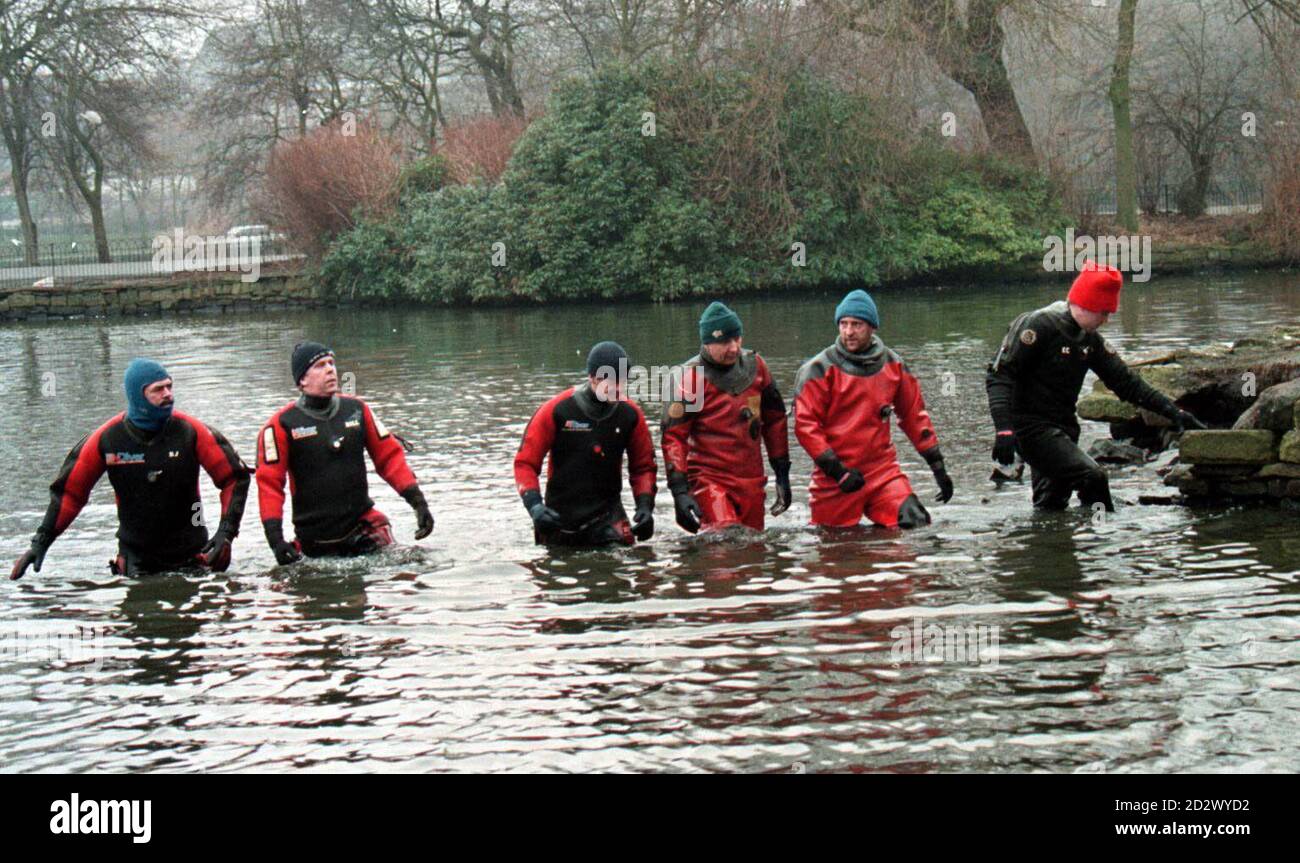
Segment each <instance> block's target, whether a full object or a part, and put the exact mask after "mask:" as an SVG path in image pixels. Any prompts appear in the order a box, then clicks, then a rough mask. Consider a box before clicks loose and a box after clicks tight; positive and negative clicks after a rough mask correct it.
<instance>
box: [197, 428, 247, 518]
mask: <svg viewBox="0 0 1300 863" xmlns="http://www.w3.org/2000/svg"><path fill="white" fill-rule="evenodd" d="M192 425H193V426H194V432H195V435H196V437H195V441H194V449H195V454H196V455H197V456H198V459H199V464H201V465H203V469H204V470H205V471H207V472H208V476H210V477H212V482H213V483H214V484H215V485H216V486H217V488H219V489H221V520H222V521H223V522H225V523H226V524H227V525H229V526H230V528H231V529H232V530H233V531H234V534H238V533H239V523H240V521H242V520H243V518H244V506H245V504H246V503H247V502H248V487H249V486H250V485H251V484H252V481H251V479H250V474H251V473H252V471H250V470H249V469H248V465H246V464H244V460H243V459H241V458H240V457H239V454H238V453H237V452H235V448H234V447H233V446H231V445H230V441H228V440H226V436H225V435H223V434H222V433H221V432H219V431H217V430H216V429H214V428H212V427H211V426H208V425H205V424H204V423H201V422H194V423H192Z"/></svg>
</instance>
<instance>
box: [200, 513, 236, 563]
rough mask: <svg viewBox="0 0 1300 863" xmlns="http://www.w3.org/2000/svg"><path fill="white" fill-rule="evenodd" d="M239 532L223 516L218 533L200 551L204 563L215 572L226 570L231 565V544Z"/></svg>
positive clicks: (218, 526)
mask: <svg viewBox="0 0 1300 863" xmlns="http://www.w3.org/2000/svg"><path fill="white" fill-rule="evenodd" d="M238 534H239V530H238V529H237V528H235V527H233V526H232V525H231V524H229V523H228V522H227V521H226V520H225V519H224V518H223V519H222V520H221V523H220V524H218V525H217V531H216V533H214V534H212V538H211V539H209V540H208V544H207V545H205V546H203V548H202V549H201V550H200V551H199V556H200V557H202V558H203V565H204V566H206V567H207V568H208V569H210V570H212V571H213V572H225V571H226V570H227V569H228V568H229V567H230V552H231V548H230V544H231V542H233V541H234V539H235V537H236V536H237V535H238Z"/></svg>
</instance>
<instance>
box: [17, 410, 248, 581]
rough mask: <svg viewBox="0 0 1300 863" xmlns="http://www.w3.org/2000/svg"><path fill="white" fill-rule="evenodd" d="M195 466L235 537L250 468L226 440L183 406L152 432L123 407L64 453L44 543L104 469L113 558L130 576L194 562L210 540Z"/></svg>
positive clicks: (80, 503) (79, 504)
mask: <svg viewBox="0 0 1300 863" xmlns="http://www.w3.org/2000/svg"><path fill="white" fill-rule="evenodd" d="M200 467H202V468H203V469H204V470H205V471H207V473H208V476H210V477H212V481H213V483H215V484H216V486H217V487H218V488H220V489H221V520H222V521H223V522H224V523H225V524H226V525H227V526H228V528H229V530H228V531H227V536H228V537H229V538H231V539H233V538H234V537H235V535H236V534H238V533H239V522H240V520H241V519H242V518H243V515H244V503H245V502H246V501H247V499H248V485H249V473H250V471H249V469H248V466H247V465H245V464H244V462H243V460H241V459H240V458H239V455H238V454H237V453H236V452H235V450H234V448H233V447H232V446H231V445H230V442H229V441H227V440H226V439H225V437H224V436H223V435H222V434H221V432H219V431H216V430H215V429H213V428H211V427H209V426H207V425H205V424H203V423H201V422H199V421H198V420H196V419H194V418H193V417H191V416H187V415H186V414H183V413H181V412H180V411H174V412H173V413H172V415H171V417H170V419H168V420H167V422H166V423H164V424H163V426H162V428H160V429H159V430H158V431H156V432H153V433H149V432H145V431H143V430H141V429H139V428H136V427H135V426H134V425H132V424H131V422H130V421H129V420H127V419H126V414H125V412H123V413H120V414H118V415H117V416H115V417H113V418H112V419H111V420H109V421H108V422H106V423H104V424H103V425H102V426H100V427H99V428H97V429H95V430H94V431H93V432H91V433H90V434H88V435H87V436H86V437H84V438H82V439H81V442H80V443H78V444H77V445H76V446H75V447H73V448H72V452H70V453H68V457H67V458H66V459H65V460H64V462H63V467H62V468H61V469H60V470H59V475H58V478H56V479H55V480H54V482H53V483H52V484H51V485H50V505H49V508H48V509H47V510H46V511H45V520H44V521H43V522H41V526H40V528H39V529H38V533H40V534H42V535H43V537H44V538H45V539H46V540H47V544H48V543H49V542H53V541H54V540H55V539H56V538H57V537H58V536H59V534H61V533H63V531H65V530H67V529H68V526H69V525H70V524H72V521H73V519H75V518H76V517H77V514H78V513H80V512H81V509H82V507H84V506H85V505H86V501H87V500H88V499H89V497H90V490H91V489H92V488H94V487H95V483H96V482H98V481H99V478H100V476H102V475H103V474H104V472H105V471H107V472H108V481H109V482H110V483H111V484H112V486H113V496H114V498H115V499H116V502H117V520H118V530H117V539H118V548H119V552H120V555H121V556H120V558H119V560H118V562H117V565H118V566H119V567H124V568H125V571H126V572H127V573H129V574H131V575H136V574H141V573H146V572H157V571H160V570H166V569H175V568H177V567H183V566H194V565H197V564H199V563H200V561H199V560H198V555H199V551H200V549H202V548H203V546H204V544H205V543H207V541H208V529H207V527H206V526H205V524H204V521H203V504H202V503H201V500H200V497H199V468H200Z"/></svg>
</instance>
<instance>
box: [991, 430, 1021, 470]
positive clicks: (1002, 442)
mask: <svg viewBox="0 0 1300 863" xmlns="http://www.w3.org/2000/svg"><path fill="white" fill-rule="evenodd" d="M993 460H994V461H995V462H997V463H998V464H1000V465H1003V466H1004V467H1011V465H1012V464H1014V463H1015V461H1016V433H1015V432H1014V431H1011V430H1010V429H1008V430H1006V431H1000V432H998V436H997V437H996V438H994V439H993Z"/></svg>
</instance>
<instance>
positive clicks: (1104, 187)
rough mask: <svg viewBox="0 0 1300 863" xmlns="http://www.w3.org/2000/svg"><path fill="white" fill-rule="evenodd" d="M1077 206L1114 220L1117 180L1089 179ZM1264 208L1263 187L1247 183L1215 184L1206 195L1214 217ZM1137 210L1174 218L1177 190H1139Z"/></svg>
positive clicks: (1078, 191)
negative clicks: (1172, 215)
mask: <svg viewBox="0 0 1300 863" xmlns="http://www.w3.org/2000/svg"><path fill="white" fill-rule="evenodd" d="M1075 204H1076V207H1077V208H1078V209H1079V210H1080V211H1081V212H1084V213H1094V214H1097V215H1101V216H1113V215H1114V214H1115V213H1116V212H1117V207H1116V202H1115V179H1114V177H1109V178H1088V179H1086V180H1082V181H1079V182H1077V183H1076V184H1075ZM1263 205H1264V187H1263V185H1262V184H1257V183H1252V182H1248V181H1240V182H1226V183H1218V182H1214V183H1211V184H1210V187H1209V189H1208V190H1206V195H1205V212H1206V214H1208V215H1211V216H1226V215H1232V214H1234V213H1258V212H1259V211H1260V210H1261V209H1262V208H1263ZM1138 209H1140V210H1141V211H1142V212H1144V213H1146V214H1147V215H1171V214H1175V213H1178V212H1180V210H1179V207H1178V186H1177V185H1176V184H1173V183H1155V184H1151V185H1148V186H1146V187H1144V188H1139V190H1138Z"/></svg>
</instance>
